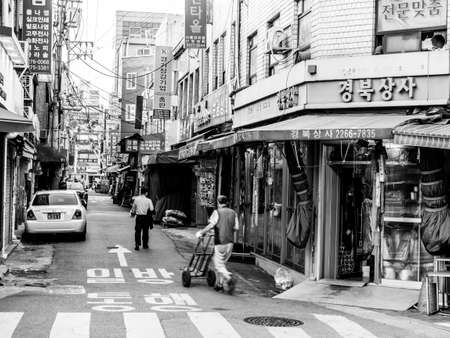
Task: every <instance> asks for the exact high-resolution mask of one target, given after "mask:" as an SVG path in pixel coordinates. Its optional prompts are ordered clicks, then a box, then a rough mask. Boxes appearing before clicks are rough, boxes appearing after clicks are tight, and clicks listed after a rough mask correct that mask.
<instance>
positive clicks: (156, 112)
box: [153, 46, 172, 119]
mask: <svg viewBox="0 0 450 338" xmlns="http://www.w3.org/2000/svg"><path fill="white" fill-rule="evenodd" d="M154 85H155V89H154V90H155V94H154V99H153V100H154V101H153V116H154V117H155V118H159V119H169V118H170V109H171V107H170V94H171V92H170V89H171V87H172V47H162V46H156V47H155V80H154Z"/></svg>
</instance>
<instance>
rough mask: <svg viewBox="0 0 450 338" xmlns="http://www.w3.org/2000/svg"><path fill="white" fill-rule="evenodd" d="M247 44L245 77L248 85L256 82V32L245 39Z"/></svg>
mask: <svg viewBox="0 0 450 338" xmlns="http://www.w3.org/2000/svg"><path fill="white" fill-rule="evenodd" d="M247 46H248V71H247V74H248V77H247V83H248V84H249V85H252V84H254V83H256V77H257V76H256V69H257V68H256V66H257V65H256V63H257V62H256V60H257V56H256V33H254V34H253V35H251V36H250V37H249V38H248V41H247Z"/></svg>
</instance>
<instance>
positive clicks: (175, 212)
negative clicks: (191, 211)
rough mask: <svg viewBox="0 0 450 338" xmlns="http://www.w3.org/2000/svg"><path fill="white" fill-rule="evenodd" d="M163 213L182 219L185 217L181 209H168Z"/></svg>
mask: <svg viewBox="0 0 450 338" xmlns="http://www.w3.org/2000/svg"><path fill="white" fill-rule="evenodd" d="M165 214H166V216H167V217H175V218H178V219H180V220H183V221H184V220H186V219H187V216H186V214H185V213H184V212H182V211H181V210H173V209H168V210H166V212H165Z"/></svg>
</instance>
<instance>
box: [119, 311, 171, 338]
mask: <svg viewBox="0 0 450 338" xmlns="http://www.w3.org/2000/svg"><path fill="white" fill-rule="evenodd" d="M123 319H124V322H125V327H126V330H127V338H148V337H150V336H151V337H152V338H164V337H165V336H166V335H165V334H164V329H163V328H162V326H161V323H160V322H159V319H158V316H157V315H156V313H124V314H123Z"/></svg>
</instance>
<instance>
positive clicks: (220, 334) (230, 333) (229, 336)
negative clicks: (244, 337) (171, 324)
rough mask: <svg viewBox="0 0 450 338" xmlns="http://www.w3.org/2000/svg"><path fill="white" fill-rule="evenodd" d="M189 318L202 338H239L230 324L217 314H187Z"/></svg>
mask: <svg viewBox="0 0 450 338" xmlns="http://www.w3.org/2000/svg"><path fill="white" fill-rule="evenodd" d="M188 316H189V318H190V319H191V321H192V323H194V325H195V326H196V327H197V329H198V330H199V331H200V333H201V334H202V336H203V337H204V338H239V337H240V335H239V334H238V333H237V332H236V331H235V330H234V328H233V327H232V326H231V324H230V323H228V321H227V320H226V319H225V318H224V317H223V316H222V315H221V314H220V313H217V312H189V313H188Z"/></svg>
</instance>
